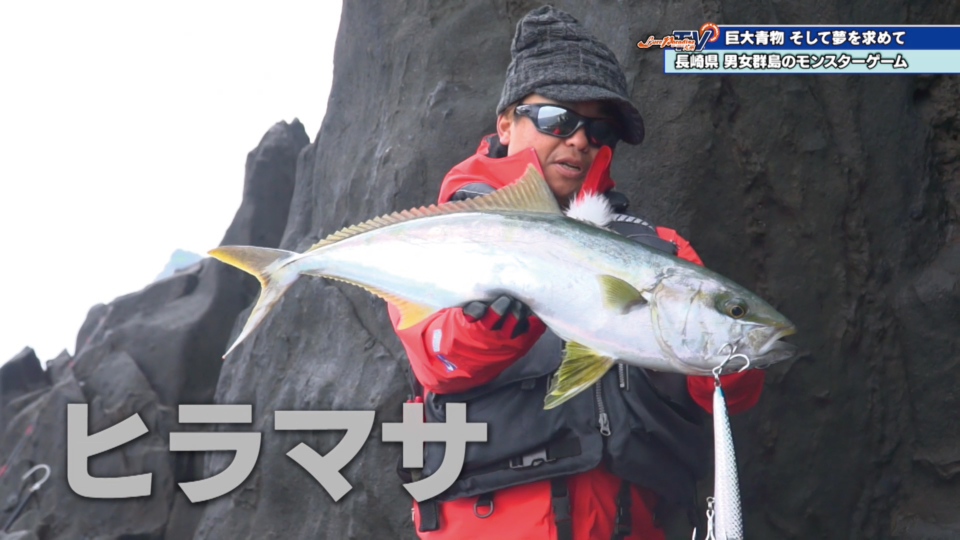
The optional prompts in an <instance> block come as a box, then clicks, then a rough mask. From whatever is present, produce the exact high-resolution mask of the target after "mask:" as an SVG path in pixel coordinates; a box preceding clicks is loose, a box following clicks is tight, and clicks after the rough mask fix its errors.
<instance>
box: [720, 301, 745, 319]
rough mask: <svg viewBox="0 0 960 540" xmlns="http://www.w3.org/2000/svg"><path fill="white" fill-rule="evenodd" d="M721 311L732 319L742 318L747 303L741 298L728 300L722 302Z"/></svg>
mask: <svg viewBox="0 0 960 540" xmlns="http://www.w3.org/2000/svg"><path fill="white" fill-rule="evenodd" d="M723 311H724V312H725V313H726V314H727V315H729V316H731V317H733V318H734V319H742V318H743V316H744V315H746V314H747V305H746V304H745V303H744V301H743V300H728V301H727V302H725V303H724V306H723Z"/></svg>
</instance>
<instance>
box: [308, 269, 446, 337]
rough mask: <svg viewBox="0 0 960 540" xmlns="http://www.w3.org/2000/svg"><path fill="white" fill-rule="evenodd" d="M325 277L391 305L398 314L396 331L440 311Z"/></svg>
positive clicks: (366, 286) (354, 283) (390, 294)
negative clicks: (358, 289) (357, 288)
mask: <svg viewBox="0 0 960 540" xmlns="http://www.w3.org/2000/svg"><path fill="white" fill-rule="evenodd" d="M326 277H327V278H328V279H333V280H336V281H342V282H344V283H349V284H351V285H356V286H357V287H360V288H361V289H364V290H366V291H367V292H369V293H371V294H375V295H377V296H379V297H380V298H383V299H384V300H385V301H387V302H390V303H391V304H393V305H394V307H396V308H397V310H398V311H399V312H400V322H399V324H397V330H405V329H407V328H410V327H411V326H413V325H415V324H417V323H419V322H420V321H422V320H424V319H426V318H427V317H429V316H430V315H433V314H434V313H436V312H437V311H439V310H440V309H439V308H437V307H434V306H428V305H426V304H421V303H419V302H415V301H413V300H410V299H408V298H404V297H402V296H398V295H396V294H393V293H389V292H387V291H384V290H381V289H378V288H376V287H371V286H369V285H362V284H360V283H357V282H355V281H351V280H349V279H342V278H336V277H330V276H326Z"/></svg>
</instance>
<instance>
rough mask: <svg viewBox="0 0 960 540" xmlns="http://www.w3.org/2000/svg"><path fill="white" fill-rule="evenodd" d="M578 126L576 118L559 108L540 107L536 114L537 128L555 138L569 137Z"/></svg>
mask: <svg viewBox="0 0 960 540" xmlns="http://www.w3.org/2000/svg"><path fill="white" fill-rule="evenodd" d="M578 124H579V121H578V119H577V118H575V117H574V116H573V115H571V114H570V113H569V112H568V111H567V110H566V109H563V108H560V107H550V106H546V107H540V110H539V111H538V113H537V128H538V129H539V130H540V131H542V132H543V133H547V134H549V135H554V136H556V137H569V136H570V135H572V134H573V132H574V131H575V130H576V129H577V125H578Z"/></svg>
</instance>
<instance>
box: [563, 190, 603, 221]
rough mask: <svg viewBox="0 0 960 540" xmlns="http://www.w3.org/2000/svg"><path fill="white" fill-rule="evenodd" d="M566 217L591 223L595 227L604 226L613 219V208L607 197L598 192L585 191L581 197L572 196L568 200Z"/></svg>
mask: <svg viewBox="0 0 960 540" xmlns="http://www.w3.org/2000/svg"><path fill="white" fill-rule="evenodd" d="M567 217H568V218H572V219H576V220H578V221H584V222H586V223H591V224H593V225H596V226H597V227H606V226H607V224H608V223H610V222H611V221H613V218H614V215H613V209H612V208H610V202H609V201H607V198H606V197H604V196H603V195H600V194H598V193H587V194H585V195H583V196H582V197H578V196H574V198H573V200H571V201H570V209H568V210H567Z"/></svg>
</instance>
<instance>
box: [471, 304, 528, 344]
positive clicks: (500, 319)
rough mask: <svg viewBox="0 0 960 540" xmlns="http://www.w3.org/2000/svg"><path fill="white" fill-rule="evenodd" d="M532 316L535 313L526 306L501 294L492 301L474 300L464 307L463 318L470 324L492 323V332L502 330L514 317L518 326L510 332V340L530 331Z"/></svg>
mask: <svg viewBox="0 0 960 540" xmlns="http://www.w3.org/2000/svg"><path fill="white" fill-rule="evenodd" d="M532 314H533V312H532V311H530V308H529V307H528V306H527V305H526V304H524V303H523V302H521V301H519V300H517V299H516V298H514V297H512V296H510V295H507V294H501V295H500V296H498V297H496V298H495V299H493V300H490V301H486V300H474V301H473V302H468V303H467V304H466V305H464V306H463V317H464V318H465V319H466V320H467V321H468V322H476V321H479V320H481V319H484V320H485V322H487V323H491V324H490V329H491V330H499V329H500V328H502V327H503V325H504V323H505V322H507V317H508V316H509V315H513V317H514V319H515V320H516V321H517V324H516V325H514V327H513V331H512V332H510V339H513V338H515V337H517V336H519V335H520V334H523V333H524V332H526V331H527V330H529V329H530V315H532Z"/></svg>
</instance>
